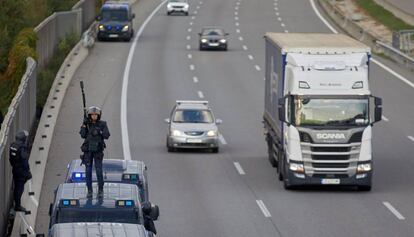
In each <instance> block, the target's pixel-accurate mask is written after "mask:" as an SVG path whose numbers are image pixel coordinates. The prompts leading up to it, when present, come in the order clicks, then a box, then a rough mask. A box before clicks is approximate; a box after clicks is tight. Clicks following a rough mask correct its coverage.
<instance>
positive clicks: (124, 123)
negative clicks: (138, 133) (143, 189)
mask: <svg viewBox="0 0 414 237" xmlns="http://www.w3.org/2000/svg"><path fill="white" fill-rule="evenodd" d="M166 2H167V1H166V0H164V1H163V2H161V3H160V4H159V5H158V6H157V8H155V9H154V11H152V12H151V14H150V15H149V16H148V17H147V19H145V21H144V22H143V23H142V25H141V27H140V28H139V30H138V32H137V34H136V35H135V38H134V42H132V45H131V48H129V53H128V59H127V62H126V65H125V69H124V77H123V78H122V95H121V133H122V149H123V153H124V159H125V160H131V148H130V146H129V134H128V119H127V98H128V81H129V71H130V69H131V64H132V58H133V57H134V52H135V48H136V46H137V43H138V39H139V37H140V36H141V35H142V32H143V31H144V29H145V27H146V26H147V24H148V22H149V21H150V20H151V19H152V17H154V15H155V14H156V13H157V11H158V10H160V8H161V7H162V6H163V5H164V4H165V3H166Z"/></svg>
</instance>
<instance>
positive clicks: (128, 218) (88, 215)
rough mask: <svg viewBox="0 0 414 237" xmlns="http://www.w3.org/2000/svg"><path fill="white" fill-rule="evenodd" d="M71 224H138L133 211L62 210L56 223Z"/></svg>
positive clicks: (110, 209)
mask: <svg viewBox="0 0 414 237" xmlns="http://www.w3.org/2000/svg"><path fill="white" fill-rule="evenodd" d="M71 222H118V223H132V224H142V223H140V220H139V216H138V212H137V211H135V210H134V209H117V210H114V209H112V208H109V209H106V210H96V209H82V208H81V209H79V208H76V209H75V208H62V209H60V210H59V212H58V215H57V220H56V223H71Z"/></svg>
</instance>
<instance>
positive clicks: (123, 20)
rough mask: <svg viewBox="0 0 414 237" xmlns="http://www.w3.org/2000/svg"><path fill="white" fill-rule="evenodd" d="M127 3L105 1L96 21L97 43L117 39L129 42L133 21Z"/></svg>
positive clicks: (132, 15)
mask: <svg viewBox="0 0 414 237" xmlns="http://www.w3.org/2000/svg"><path fill="white" fill-rule="evenodd" d="M134 18H135V14H134V13H132V10H131V6H130V5H129V3H122V2H112V1H107V2H106V3H105V4H104V5H103V6H102V8H101V11H100V13H99V15H98V16H97V17H96V20H97V21H98V35H97V38H98V40H99V41H102V40H105V39H117V40H124V41H130V40H131V38H132V37H133V36H134V29H133V24H132V22H133V19H134Z"/></svg>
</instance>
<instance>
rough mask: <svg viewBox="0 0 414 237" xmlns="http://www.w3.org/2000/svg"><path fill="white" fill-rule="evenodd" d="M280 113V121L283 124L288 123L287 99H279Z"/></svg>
mask: <svg viewBox="0 0 414 237" xmlns="http://www.w3.org/2000/svg"><path fill="white" fill-rule="evenodd" d="M278 110H279V111H278V112H279V120H280V121H282V122H286V113H285V111H286V108H285V98H284V97H283V98H279V101H278Z"/></svg>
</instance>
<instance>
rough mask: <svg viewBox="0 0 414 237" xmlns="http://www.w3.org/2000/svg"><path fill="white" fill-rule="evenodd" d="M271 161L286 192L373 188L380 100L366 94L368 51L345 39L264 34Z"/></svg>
mask: <svg viewBox="0 0 414 237" xmlns="http://www.w3.org/2000/svg"><path fill="white" fill-rule="evenodd" d="M264 38H265V41H266V81H265V111H264V116H263V120H264V121H263V122H264V129H265V136H266V141H267V144H268V153H269V161H270V163H271V164H272V165H273V166H274V167H277V173H278V176H279V180H281V181H283V182H284V187H285V188H286V189H291V188H293V187H295V186H302V185H352V186H356V187H358V189H359V190H365V191H369V190H371V185H372V184H371V182H372V181H371V179H372V168H373V167H372V126H373V124H374V123H375V122H378V121H380V120H381V116H382V101H381V99H380V98H378V97H373V96H372V95H371V91H370V89H369V72H368V71H369V70H368V68H369V60H370V57H371V53H370V48H369V47H367V46H366V45H364V44H362V43H361V42H359V41H357V40H354V39H352V38H350V37H348V36H346V35H342V34H300V33H299V34H296V33H266V35H265V37H264Z"/></svg>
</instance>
